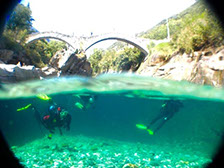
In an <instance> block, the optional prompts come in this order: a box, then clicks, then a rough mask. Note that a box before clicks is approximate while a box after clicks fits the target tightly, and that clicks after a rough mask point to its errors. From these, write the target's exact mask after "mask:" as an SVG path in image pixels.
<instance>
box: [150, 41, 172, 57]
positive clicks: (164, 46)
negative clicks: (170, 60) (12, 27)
mask: <svg viewBox="0 0 224 168" xmlns="http://www.w3.org/2000/svg"><path fill="white" fill-rule="evenodd" d="M153 50H155V51H158V52H160V53H161V54H162V55H166V56H171V55H172V54H173V52H174V49H173V46H172V45H171V43H169V42H164V43H160V44H158V45H157V46H155V47H154V48H153Z"/></svg>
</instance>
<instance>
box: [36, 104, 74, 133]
mask: <svg viewBox="0 0 224 168" xmlns="http://www.w3.org/2000/svg"><path fill="white" fill-rule="evenodd" d="M32 109H33V110H34V114H35V117H36V118H37V120H38V121H39V122H40V123H42V125H43V126H44V127H45V128H46V129H48V130H49V131H50V132H51V133H54V130H55V128H56V127H57V128H58V129H59V131H60V134H62V131H61V128H62V127H65V128H66V129H67V130H70V123H71V119H72V118H71V115H70V114H68V113H66V116H65V117H63V118H62V117H61V112H62V110H61V108H60V107H57V106H56V104H51V105H50V106H49V109H48V113H46V114H41V113H40V112H39V111H38V110H37V109H36V108H35V107H32ZM63 112H64V111H63Z"/></svg>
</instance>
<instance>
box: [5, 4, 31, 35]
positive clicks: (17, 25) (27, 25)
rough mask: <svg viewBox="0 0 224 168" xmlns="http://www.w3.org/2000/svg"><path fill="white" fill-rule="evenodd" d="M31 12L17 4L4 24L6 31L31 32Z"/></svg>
mask: <svg viewBox="0 0 224 168" xmlns="http://www.w3.org/2000/svg"><path fill="white" fill-rule="evenodd" d="M31 13H32V12H31V10H30V8H29V6H28V7H25V6H24V5H22V4H18V5H17V7H16V8H15V10H14V11H13V12H12V14H11V16H10V17H9V19H8V22H7V24H6V29H8V30H12V31H18V30H25V29H26V30H27V31H31V28H32V21H33V20H34V19H33V18H32V16H31Z"/></svg>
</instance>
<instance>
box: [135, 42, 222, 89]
mask: <svg viewBox="0 0 224 168" xmlns="http://www.w3.org/2000/svg"><path fill="white" fill-rule="evenodd" d="M137 73H138V74H140V75H145V76H153V77H159V78H165V79H171V80H177V81H182V80H185V81H189V82H193V83H197V84H207V85H212V86H216V87H221V86H223V85H224V46H222V47H220V48H219V49H217V50H216V51H214V50H212V49H210V50H209V49H207V50H205V51H199V52H194V53H192V54H179V53H174V54H173V55H172V56H171V57H170V58H169V59H167V60H164V56H163V55H160V53H154V54H152V55H151V56H150V57H147V59H145V61H144V62H143V63H142V64H141V66H140V68H139V69H138V71H137Z"/></svg>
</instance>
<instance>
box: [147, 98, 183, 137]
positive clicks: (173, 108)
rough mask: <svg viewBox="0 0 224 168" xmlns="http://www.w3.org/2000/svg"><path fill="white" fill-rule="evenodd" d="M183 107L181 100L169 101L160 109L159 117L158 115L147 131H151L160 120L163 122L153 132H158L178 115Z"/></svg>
mask: <svg viewBox="0 0 224 168" xmlns="http://www.w3.org/2000/svg"><path fill="white" fill-rule="evenodd" d="M181 107H183V104H182V103H181V101H179V100H167V101H165V102H164V104H163V105H162V107H161V109H160V113H159V115H157V116H156V117H155V118H154V119H153V120H152V121H151V122H150V123H149V125H148V126H147V129H148V130H150V127H151V126H152V125H154V124H155V123H156V122H157V121H158V120H161V122H160V123H159V125H158V126H157V127H156V128H155V130H154V131H153V132H152V134H153V133H155V132H157V131H158V130H159V129H160V128H161V127H162V126H163V125H164V124H165V123H166V122H167V121H168V120H170V119H171V118H172V117H173V116H174V114H176V113H177V112H178V111H179V109H180V108H181Z"/></svg>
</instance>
